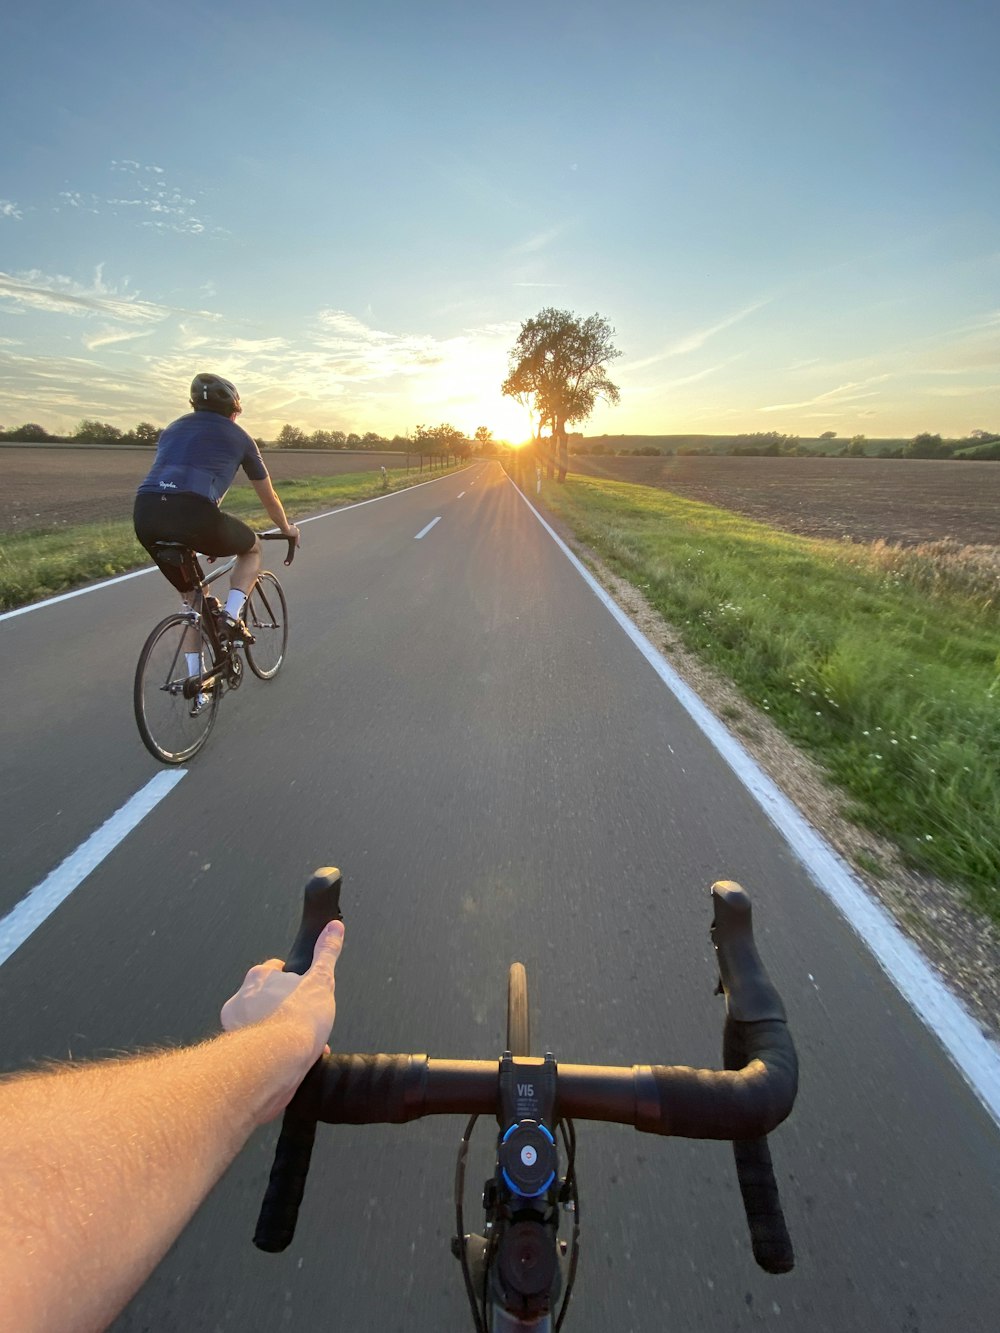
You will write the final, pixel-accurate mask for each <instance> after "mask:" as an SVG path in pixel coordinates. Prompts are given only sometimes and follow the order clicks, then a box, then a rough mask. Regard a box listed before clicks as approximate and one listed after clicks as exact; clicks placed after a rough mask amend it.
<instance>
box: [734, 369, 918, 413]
mask: <svg viewBox="0 0 1000 1333" xmlns="http://www.w3.org/2000/svg"><path fill="white" fill-rule="evenodd" d="M891 378H892V376H891V375H870V376H869V377H868V378H867V379H864V380H854V381H852V382H850V383H847V384H838V385H837V387H836V388H835V389H827V391H826V392H825V393H818V394H816V396H815V397H814V398H805V399H803V400H802V401H801V402H798V403H768V404H766V405H765V406H764V407H762V408H760V411H762V412H791V411H793V410H795V409H798V408H802V407H818V406H819V405H820V404H822V403H830V402H836V403H838V404H840V403H853V402H857V401H858V400H859V399H862V398H874V397H875V396H876V392H877V391H876V390H874V389H866V388H865V385H868V384H882V383H884V381H885V380H888V379H891Z"/></svg>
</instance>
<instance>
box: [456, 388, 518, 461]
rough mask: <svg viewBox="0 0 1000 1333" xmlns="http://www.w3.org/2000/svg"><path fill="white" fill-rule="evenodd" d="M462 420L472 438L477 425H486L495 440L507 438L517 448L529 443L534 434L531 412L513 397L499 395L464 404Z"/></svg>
mask: <svg viewBox="0 0 1000 1333" xmlns="http://www.w3.org/2000/svg"><path fill="white" fill-rule="evenodd" d="M462 422H463V423H464V429H465V431H466V433H467V435H468V436H469V438H470V439H471V438H472V437H473V435H474V434H475V431H476V427H477V426H485V427H486V428H487V429H488V430H489V431H490V432H491V434H492V436H493V438H494V440H505V441H506V442H507V443H508V444H510V445H513V447H514V448H515V449H519V448H520V447H521V445H523V444H527V442H528V441H529V440H530V439H531V436H532V422H531V415H530V413H529V412H528V411H527V410H526V409H525V408H523V407H522V406H521V405H520V404H519V403H515V402H514V400H513V399H512V398H501V397H500V396H499V395H497V396H496V397H490V398H483V399H479V400H477V401H475V402H473V403H472V404H471V406H465V405H463V409H462Z"/></svg>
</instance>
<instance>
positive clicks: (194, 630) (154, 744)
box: [133, 615, 222, 764]
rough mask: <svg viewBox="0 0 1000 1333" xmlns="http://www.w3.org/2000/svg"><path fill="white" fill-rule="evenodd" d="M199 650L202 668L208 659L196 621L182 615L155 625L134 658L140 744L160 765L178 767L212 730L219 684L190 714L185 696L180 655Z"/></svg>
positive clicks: (183, 660) (207, 648)
mask: <svg viewBox="0 0 1000 1333" xmlns="http://www.w3.org/2000/svg"><path fill="white" fill-rule="evenodd" d="M198 651H200V653H201V661H202V664H203V669H204V667H207V666H209V665H210V664H211V662H212V658H213V654H212V645H211V643H210V642H209V639H208V635H207V634H206V633H205V630H204V628H203V627H202V624H201V622H200V621H197V622H196V623H194V624H192V622H191V620H190V619H189V618H188V617H187V616H184V615H173V616H168V617H167V619H166V620H161V621H160V623H159V624H158V625H157V626H156V628H155V629H154V630H153V632H152V634H150V636H149V638H148V639H147V640H146V642H145V644H144V645H143V649H142V652H141V653H140V654H139V662H138V665H137V666H136V669H135V687H134V690H133V703H134V705H135V720H136V723H137V724H138V727H139V735H140V736H141V737H142V743H143V745H145V747H146V749H147V750H148V751H149V752H150V754H151V755H152V756H153V757H154V758H155V759H159V760H160V761H161V762H162V763H164V764H182V763H184V761H185V760H186V759H190V758H191V756H192V755H194V754H197V752H198V751H199V750H200V749H201V747H202V746H203V745H204V744H205V742H206V741H207V740H208V734H209V732H210V731H211V730H212V727H213V726H214V725H215V714H216V712H217V711H218V707H219V699H220V698H221V695H222V685H221V682H217V683H216V684H215V685H214V686H213V688H212V689H211V690H210V691H208V703H207V704H206V705H205V707H204V708H203V709H202V710H201V711H200V712H198V713H196V714H194V715H192V709H193V708H194V707H195V699H194V698H193V697H190V694H189V697H187V698H185V695H184V685H185V682H187V681H188V680H189V679H190V673H189V671H188V666H187V657H186V655H185V654H186V653H188V652H192V653H193V652H198Z"/></svg>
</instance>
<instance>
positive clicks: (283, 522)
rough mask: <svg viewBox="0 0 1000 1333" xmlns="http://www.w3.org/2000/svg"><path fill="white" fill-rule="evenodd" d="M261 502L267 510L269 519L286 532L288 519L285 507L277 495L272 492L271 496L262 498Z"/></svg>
mask: <svg viewBox="0 0 1000 1333" xmlns="http://www.w3.org/2000/svg"><path fill="white" fill-rule="evenodd" d="M261 501H262V503H263V505H264V508H265V509H266V510H267V516H268V518H269V519H270V520H271V522H272V523H273V524H275V526H276V527H279V528H280V529H281V530H282V532H284V531H285V529H286V528H287V527H288V518H287V516H286V514H285V507H284V505H283V504H282V503H281V501H280V500H279V499H278V496H277V494H276V493H275V492H274V491H273V490H272V491H271V493H270V495H263V496H261Z"/></svg>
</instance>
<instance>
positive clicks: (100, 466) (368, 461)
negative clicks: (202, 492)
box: [0, 446, 405, 532]
mask: <svg viewBox="0 0 1000 1333" xmlns="http://www.w3.org/2000/svg"><path fill="white" fill-rule="evenodd" d="M264 461H265V462H266V463H267V466H268V469H269V471H270V473H271V476H272V477H273V478H274V483H275V486H276V488H277V490H278V493H279V494H280V493H281V480H282V478H285V479H286V480H289V481H294V480H298V479H300V478H302V477H330V476H339V475H340V474H341V473H344V472H367V471H371V470H377V469H378V468H379V467H380V466H381V465H382V464H383V463H384V464H385V466H386V467H403V466H404V463H405V455H403V454H374V453H363V454H356V453H342V452H339V451H338V452H335V453H334V452H312V451H309V450H303V451H301V452H292V451H289V452H284V451H282V453H280V454H273V453H265V458H264ZM152 462H153V450H152V449H139V448H126V447H121V446H120V447H118V448H108V449H100V448H90V449H80V448H76V449H59V448H46V447H41V448H36V447H31V446H28V447H25V448H17V447H10V446H8V447H2V448H0V532H25V531H27V530H28V529H32V528H57V527H64V526H70V525H72V524H75V523H96V522H100V521H103V520H105V519H113V518H129V517H130V516H131V514H132V501H133V499H134V498H135V488H136V487H137V486H138V484H139V482H140V481H142V479H143V477H144V476H145V475H146V473H147V472H148V471H149V469H150V466H151V465H152ZM234 484H235V485H246V484H248V483H247V481H246V478H245V477H244V475H243V473H242V472H240V473H238V475H237V481H236V482H235V483H234Z"/></svg>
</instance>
